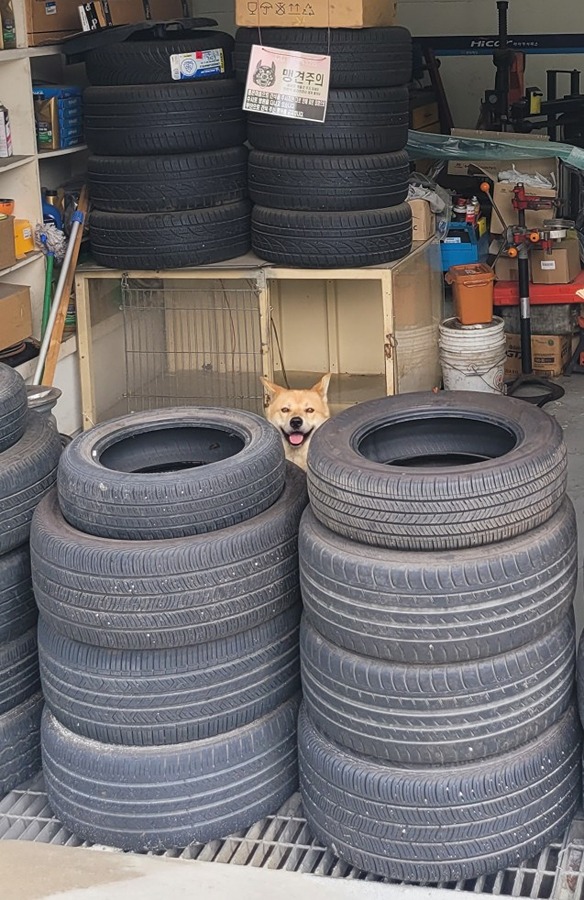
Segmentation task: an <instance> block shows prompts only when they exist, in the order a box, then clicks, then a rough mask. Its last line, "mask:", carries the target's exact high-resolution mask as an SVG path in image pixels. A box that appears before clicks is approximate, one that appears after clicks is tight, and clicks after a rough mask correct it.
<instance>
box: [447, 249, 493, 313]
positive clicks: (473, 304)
mask: <svg viewBox="0 0 584 900" xmlns="http://www.w3.org/2000/svg"><path fill="white" fill-rule="evenodd" d="M446 281H447V282H448V284H451V285H452V294H453V297H454V312H455V314H456V317H457V319H459V320H460V322H461V323H462V324H463V325H481V324H486V323H488V322H490V321H491V319H492V318H493V294H494V286H495V284H494V283H495V273H494V272H493V270H492V269H491V267H490V266H487V265H485V263H471V264H470V265H465V266H451V267H450V269H449V270H448V272H447V274H446Z"/></svg>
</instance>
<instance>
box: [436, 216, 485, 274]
mask: <svg viewBox="0 0 584 900" xmlns="http://www.w3.org/2000/svg"><path fill="white" fill-rule="evenodd" d="M440 248H441V251H442V271H443V272H447V271H448V269H449V268H450V266H464V265H466V264H467V263H476V262H484V261H485V260H486V258H487V256H488V255H489V235H488V234H483V235H482V237H479V236H478V232H477V229H476V227H475V226H474V225H468V224H467V223H466V222H451V223H450V227H449V229H448V234H447V235H446V237H445V238H442V241H441V242H440Z"/></svg>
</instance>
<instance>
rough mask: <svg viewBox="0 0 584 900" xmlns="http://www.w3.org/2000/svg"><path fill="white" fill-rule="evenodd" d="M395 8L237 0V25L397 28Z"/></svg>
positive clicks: (344, 0) (337, 1)
mask: <svg viewBox="0 0 584 900" xmlns="http://www.w3.org/2000/svg"><path fill="white" fill-rule="evenodd" d="M396 9H397V2H396V0H301V2H300V3H263V2H262V0H235V22H236V24H237V25H240V26H245V27H247V28H257V27H258V26H260V27H261V26H264V27H265V26H269V27H275V28H278V27H280V28H327V27H329V26H330V28H372V27H377V26H379V25H394V24H395V18H396ZM364 64H365V65H366V60H364Z"/></svg>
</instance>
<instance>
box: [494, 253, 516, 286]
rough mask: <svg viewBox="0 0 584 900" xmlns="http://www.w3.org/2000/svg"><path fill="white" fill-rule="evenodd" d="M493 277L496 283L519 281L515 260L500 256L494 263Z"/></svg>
mask: <svg viewBox="0 0 584 900" xmlns="http://www.w3.org/2000/svg"><path fill="white" fill-rule="evenodd" d="M495 275H496V276H497V280H498V281H519V272H518V268H517V260H516V259H511V258H510V257H509V256H500V257H499V259H498V260H497V262H496V263H495Z"/></svg>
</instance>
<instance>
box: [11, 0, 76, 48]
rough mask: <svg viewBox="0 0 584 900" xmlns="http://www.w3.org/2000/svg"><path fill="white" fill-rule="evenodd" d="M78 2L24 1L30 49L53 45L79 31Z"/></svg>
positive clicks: (72, 0) (68, 0)
mask: <svg viewBox="0 0 584 900" xmlns="http://www.w3.org/2000/svg"><path fill="white" fill-rule="evenodd" d="M77 6H78V0H26V3H25V8H26V31H27V34H28V43H29V45H30V46H32V47H37V46H38V45H39V44H54V43H58V41H60V40H62V39H63V38H64V37H67V36H68V35H70V34H75V33H76V32H78V31H81V25H80V24H79V12H78V10H77Z"/></svg>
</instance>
